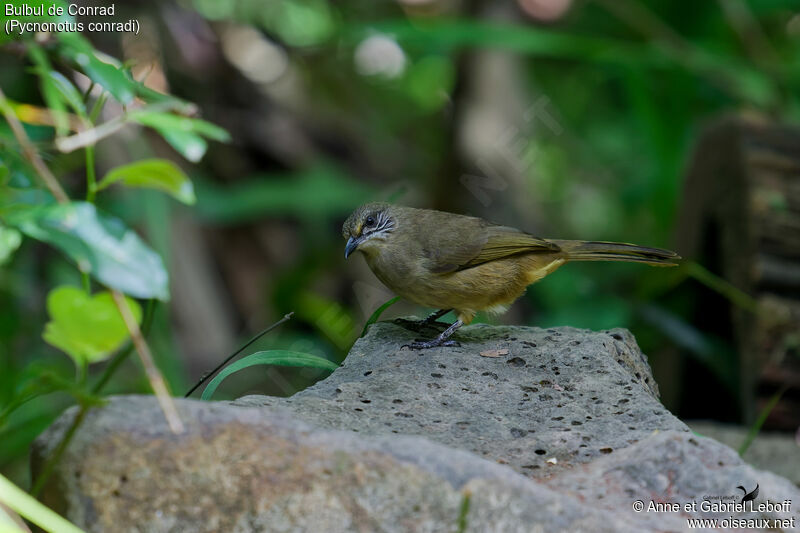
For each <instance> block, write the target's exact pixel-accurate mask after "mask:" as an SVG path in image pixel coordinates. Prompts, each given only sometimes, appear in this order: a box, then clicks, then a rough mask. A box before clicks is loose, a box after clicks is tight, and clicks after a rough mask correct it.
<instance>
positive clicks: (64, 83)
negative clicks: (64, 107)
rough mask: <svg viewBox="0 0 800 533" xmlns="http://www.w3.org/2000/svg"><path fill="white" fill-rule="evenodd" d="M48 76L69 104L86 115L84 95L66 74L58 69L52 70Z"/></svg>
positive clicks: (79, 112)
mask: <svg viewBox="0 0 800 533" xmlns="http://www.w3.org/2000/svg"><path fill="white" fill-rule="evenodd" d="M48 77H49V78H50V81H51V82H52V84H53V87H54V88H55V89H56V90H57V91H58V93H59V94H60V95H61V98H62V99H63V100H64V101H65V102H66V103H67V104H69V106H70V107H71V108H72V109H73V111H75V113H77V114H78V115H79V116H81V117H85V116H86V106H85V105H84V103H83V97H82V96H81V93H80V92H78V89H77V88H76V87H75V86H74V85H73V84H72V82H71V81H69V80H68V79H67V77H66V76H64V75H63V74H61V73H60V72H58V71H55V70H51V71H50V72H49V73H48Z"/></svg>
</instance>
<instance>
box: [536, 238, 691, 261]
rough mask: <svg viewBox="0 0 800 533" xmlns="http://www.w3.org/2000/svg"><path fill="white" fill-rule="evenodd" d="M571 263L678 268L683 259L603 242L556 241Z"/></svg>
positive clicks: (633, 246) (662, 252)
mask: <svg viewBox="0 0 800 533" xmlns="http://www.w3.org/2000/svg"><path fill="white" fill-rule="evenodd" d="M551 242H554V243H556V244H557V245H558V246H559V247H560V248H561V250H563V251H564V252H565V253H566V254H567V259H568V260H569V261H627V262H630V263H646V264H648V265H655V266H676V265H677V263H675V261H676V260H678V259H680V258H681V257H680V256H679V255H678V254H676V253H675V252H672V251H670V250H663V249H661V248H648V247H646V246H637V245H635V244H625V243H621V242H601V241H556V240H553V241H551Z"/></svg>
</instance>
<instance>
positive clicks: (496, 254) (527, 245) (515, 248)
mask: <svg viewBox="0 0 800 533" xmlns="http://www.w3.org/2000/svg"><path fill="white" fill-rule="evenodd" d="M486 233H487V239H486V243H485V244H484V245H483V248H482V249H481V251H480V252H479V253H478V254H477V255H476V256H475V257H474V258H472V259H471V260H470V261H468V262H467V263H465V264H464V265H462V268H467V267H471V266H475V265H480V264H481V263H487V262H489V261H495V260H497V259H503V258H505V257H509V256H512V255H517V254H521V253H528V252H558V251H560V250H561V248H559V247H558V245H557V244H555V243H553V242H550V241H546V240H544V239H540V238H538V237H534V236H533V235H529V234H527V233H525V232H523V231H520V230H518V229H516V228H510V227H508V226H489V227H487V228H486Z"/></svg>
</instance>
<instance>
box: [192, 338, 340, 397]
mask: <svg viewBox="0 0 800 533" xmlns="http://www.w3.org/2000/svg"><path fill="white" fill-rule="evenodd" d="M256 365H277V366H299V367H306V368H321V369H323V370H330V371H331V372H333V371H334V370H336V369H337V368H339V365H337V364H336V363H334V362H333V361H329V360H328V359H324V358H322V357H319V356H316V355H311V354H310V353H303V352H292V351H289V350H268V351H266V352H256V353H253V354H250V355H248V356H247V357H243V358H242V359H239V360H238V361H236V362H235V363H232V364H230V365H228V366H226V367H225V368H223V369H222V371H220V373H219V374H217V375H216V376H214V379H212V380H211V381H210V382H209V383H208V386H207V387H206V388H205V390H204V391H203V394H202V395H201V396H200V397H201V399H203V400H208V399H210V398H211V396H213V395H214V391H216V390H217V387H219V384H220V383H222V381H223V380H224V379H225V378H227V377H228V376H230V375H231V374H233V373H234V372H238V371H239V370H243V369H245V368H249V367H251V366H256Z"/></svg>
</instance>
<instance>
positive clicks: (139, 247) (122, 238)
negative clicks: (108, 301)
mask: <svg viewBox="0 0 800 533" xmlns="http://www.w3.org/2000/svg"><path fill="white" fill-rule="evenodd" d="M6 222H7V223H8V224H9V225H11V226H14V227H16V228H17V229H18V230H20V231H21V232H22V233H24V234H25V235H27V236H28V237H31V238H33V239H37V240H40V241H42V242H46V243H48V244H52V245H53V246H55V247H56V248H58V249H59V250H61V251H62V252H64V253H65V254H66V255H67V256H69V257H70V258H71V259H72V260H73V261H75V263H77V265H78V268H79V269H80V270H81V272H86V273H89V274H91V275H92V276H94V278H95V279H97V280H98V281H99V282H100V283H103V284H104V285H106V286H108V287H111V288H113V289H117V290H119V291H121V292H124V293H126V294H129V295H131V296H134V297H136V298H157V299H159V300H167V299H169V288H168V276H167V271H166V269H165V268H164V263H163V261H162V260H161V257H160V256H159V255H158V254H157V253H156V252H154V251H153V250H152V249H150V248H149V247H148V246H147V245H146V244H145V243H144V242H142V240H141V239H140V238H139V236H138V235H136V233H135V232H134V231H132V230H131V229H129V228H127V227H126V226H125V225H124V224H123V222H122V221H121V220H119V219H117V218H114V217H111V216H109V215H106V214H103V213H100V212H98V211H97V209H96V208H95V206H94V205H92V204H90V203H87V202H72V203H69V204H58V205H49V206H41V207H35V208H31V209H25V210H21V211H18V212H12V213H10V214H9V215H8V216H6Z"/></svg>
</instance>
